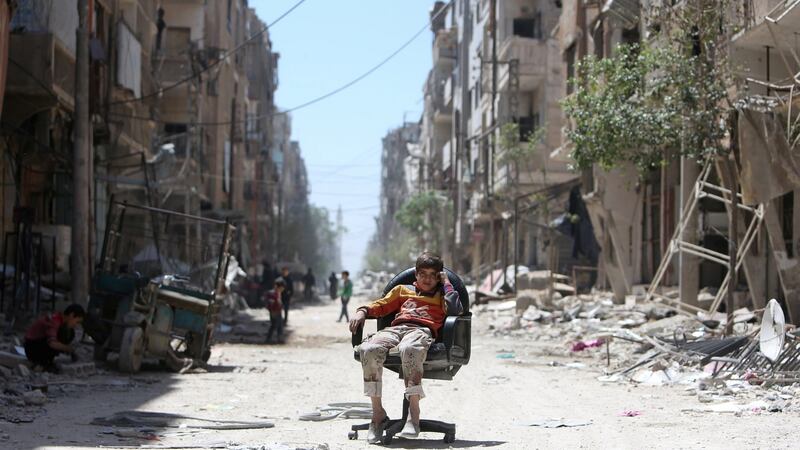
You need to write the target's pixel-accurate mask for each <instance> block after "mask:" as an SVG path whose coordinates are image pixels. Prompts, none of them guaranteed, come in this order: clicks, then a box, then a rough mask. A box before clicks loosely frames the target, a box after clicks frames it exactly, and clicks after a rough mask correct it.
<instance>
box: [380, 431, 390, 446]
mask: <svg viewBox="0 0 800 450" xmlns="http://www.w3.org/2000/svg"><path fill="white" fill-rule="evenodd" d="M391 443H392V436H391V435H388V434H384V435H383V437H381V444H383V445H389V444H391Z"/></svg>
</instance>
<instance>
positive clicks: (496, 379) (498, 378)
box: [483, 375, 511, 384]
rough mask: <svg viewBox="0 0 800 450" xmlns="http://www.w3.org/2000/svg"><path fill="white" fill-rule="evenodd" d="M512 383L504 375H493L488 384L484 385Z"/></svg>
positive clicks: (488, 379)
mask: <svg viewBox="0 0 800 450" xmlns="http://www.w3.org/2000/svg"><path fill="white" fill-rule="evenodd" d="M508 381H511V379H510V378H508V377H505V376H502V375H493V376H491V377H489V378H487V379H486V382H484V383H483V384H502V383H507V382H508Z"/></svg>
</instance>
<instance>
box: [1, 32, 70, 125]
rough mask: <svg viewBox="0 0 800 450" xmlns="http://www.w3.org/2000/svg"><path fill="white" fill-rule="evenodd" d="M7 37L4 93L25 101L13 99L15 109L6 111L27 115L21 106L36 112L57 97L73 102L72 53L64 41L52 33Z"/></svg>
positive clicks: (53, 101)
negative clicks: (6, 69)
mask: <svg viewBox="0 0 800 450" xmlns="http://www.w3.org/2000/svg"><path fill="white" fill-rule="evenodd" d="M10 38H11V39H10V41H9V64H8V73H7V75H6V95H7V96H9V97H11V96H20V97H25V98H26V100H27V101H26V102H15V103H14V105H15V107H14V109H15V111H7V112H10V113H11V114H12V115H13V116H16V115H20V116H27V115H29V114H27V113H26V111H22V110H27V109H28V108H30V110H31V111H28V112H30V113H33V112H38V110H40V109H41V108H47V107H51V106H54V105H55V104H57V103H58V102H59V101H60V102H63V103H66V104H68V105H73V104H74V98H73V92H74V89H75V56H74V55H73V54H72V53H71V52H70V51H69V50H68V49H67V48H66V47H65V46H64V44H62V43H61V42H60V41H59V40H58V39H57V38H56V37H55V36H54V35H53V34H52V33H30V34H28V33H26V34H12V35H11V36H10ZM10 103H11V102H8V101H7V102H6V104H7V105H8V104H10ZM6 118H9V116H6V115H5V114H4V119H6Z"/></svg>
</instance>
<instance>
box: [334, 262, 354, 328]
mask: <svg viewBox="0 0 800 450" xmlns="http://www.w3.org/2000/svg"><path fill="white" fill-rule="evenodd" d="M352 296H353V282H352V281H350V272H348V271H346V270H344V271H342V292H341V293H340V294H339V297H341V298H342V312H341V313H340V314H339V320H337V322H341V321H342V317H344V320H345V321H346V322H350V315H349V314H347V302H349V301H350V297H352Z"/></svg>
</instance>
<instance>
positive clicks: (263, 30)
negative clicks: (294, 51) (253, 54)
mask: <svg viewBox="0 0 800 450" xmlns="http://www.w3.org/2000/svg"><path fill="white" fill-rule="evenodd" d="M305 1H306V0H300V1H298V2H297V3H295V4H294V6H292V7H291V8H289V9H288V10H287V11H286V12H284V13H283V14H281V15H280V16H279V17H278V18H277V19H275V20H273V21H272V23H270V24H269V25H267V26H265V27H264V28H263V29H262V30H261V31H259V32H257V33H255V34H254V35H252V36H250V37H249V38H247V39H245V40H244V42H242V43H241V44H239V45H237V46H236V47H234V48H233V50H230V51H228V52H225V55H224V56H222V57H221V58H219V59H218V60H216V61H214V62H212V63H211V64H209V65H208V66H207V67H204V68H203V69H201V70H200V71H198V72H197V73H195V74H192V75H190V76H188V77H186V78H184V79H182V80H179V81H176V82H175V83H173V84H171V85H169V86H167V87H164V88H161V89H158V90H157V91H155V92H151V93H149V94H145V95H142V96H140V97H136V98H131V99H127V100H119V101H116V102H111V103H109V105H112V106H113V105H123V104H126V103H134V102H140V101H142V100H146V99H148V98H152V97H158V96H160V95H162V94H163V93H164V92H166V91H169V90H171V89H175V88H176V87H178V86H180V85H182V84H184V83H188V82H189V81H192V80H193V79H195V78H197V77H199V76H200V75H202V74H203V73H205V72H208V71H209V70H211V69H213V68H214V67H216V66H218V65H219V64H221V63H222V62H223V61H225V60H226V59H228V58H229V57H230V56H231V55H233V54H234V53H236V52H238V51H239V50H241V49H242V48H244V46H245V45H247V44H249V43H250V42H251V41H253V40H254V39H256V38H258V37H259V36H261V35H263V34H264V33H266V32H267V30H269V29H270V28H271V27H273V26H275V24H277V23H278V22H280V21H281V20H282V19H283V18H284V17H286V16H288V15H289V14H290V13H291V12H292V11H294V10H295V9H297V7H299V6H300V5H302V4H303V3H305Z"/></svg>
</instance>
